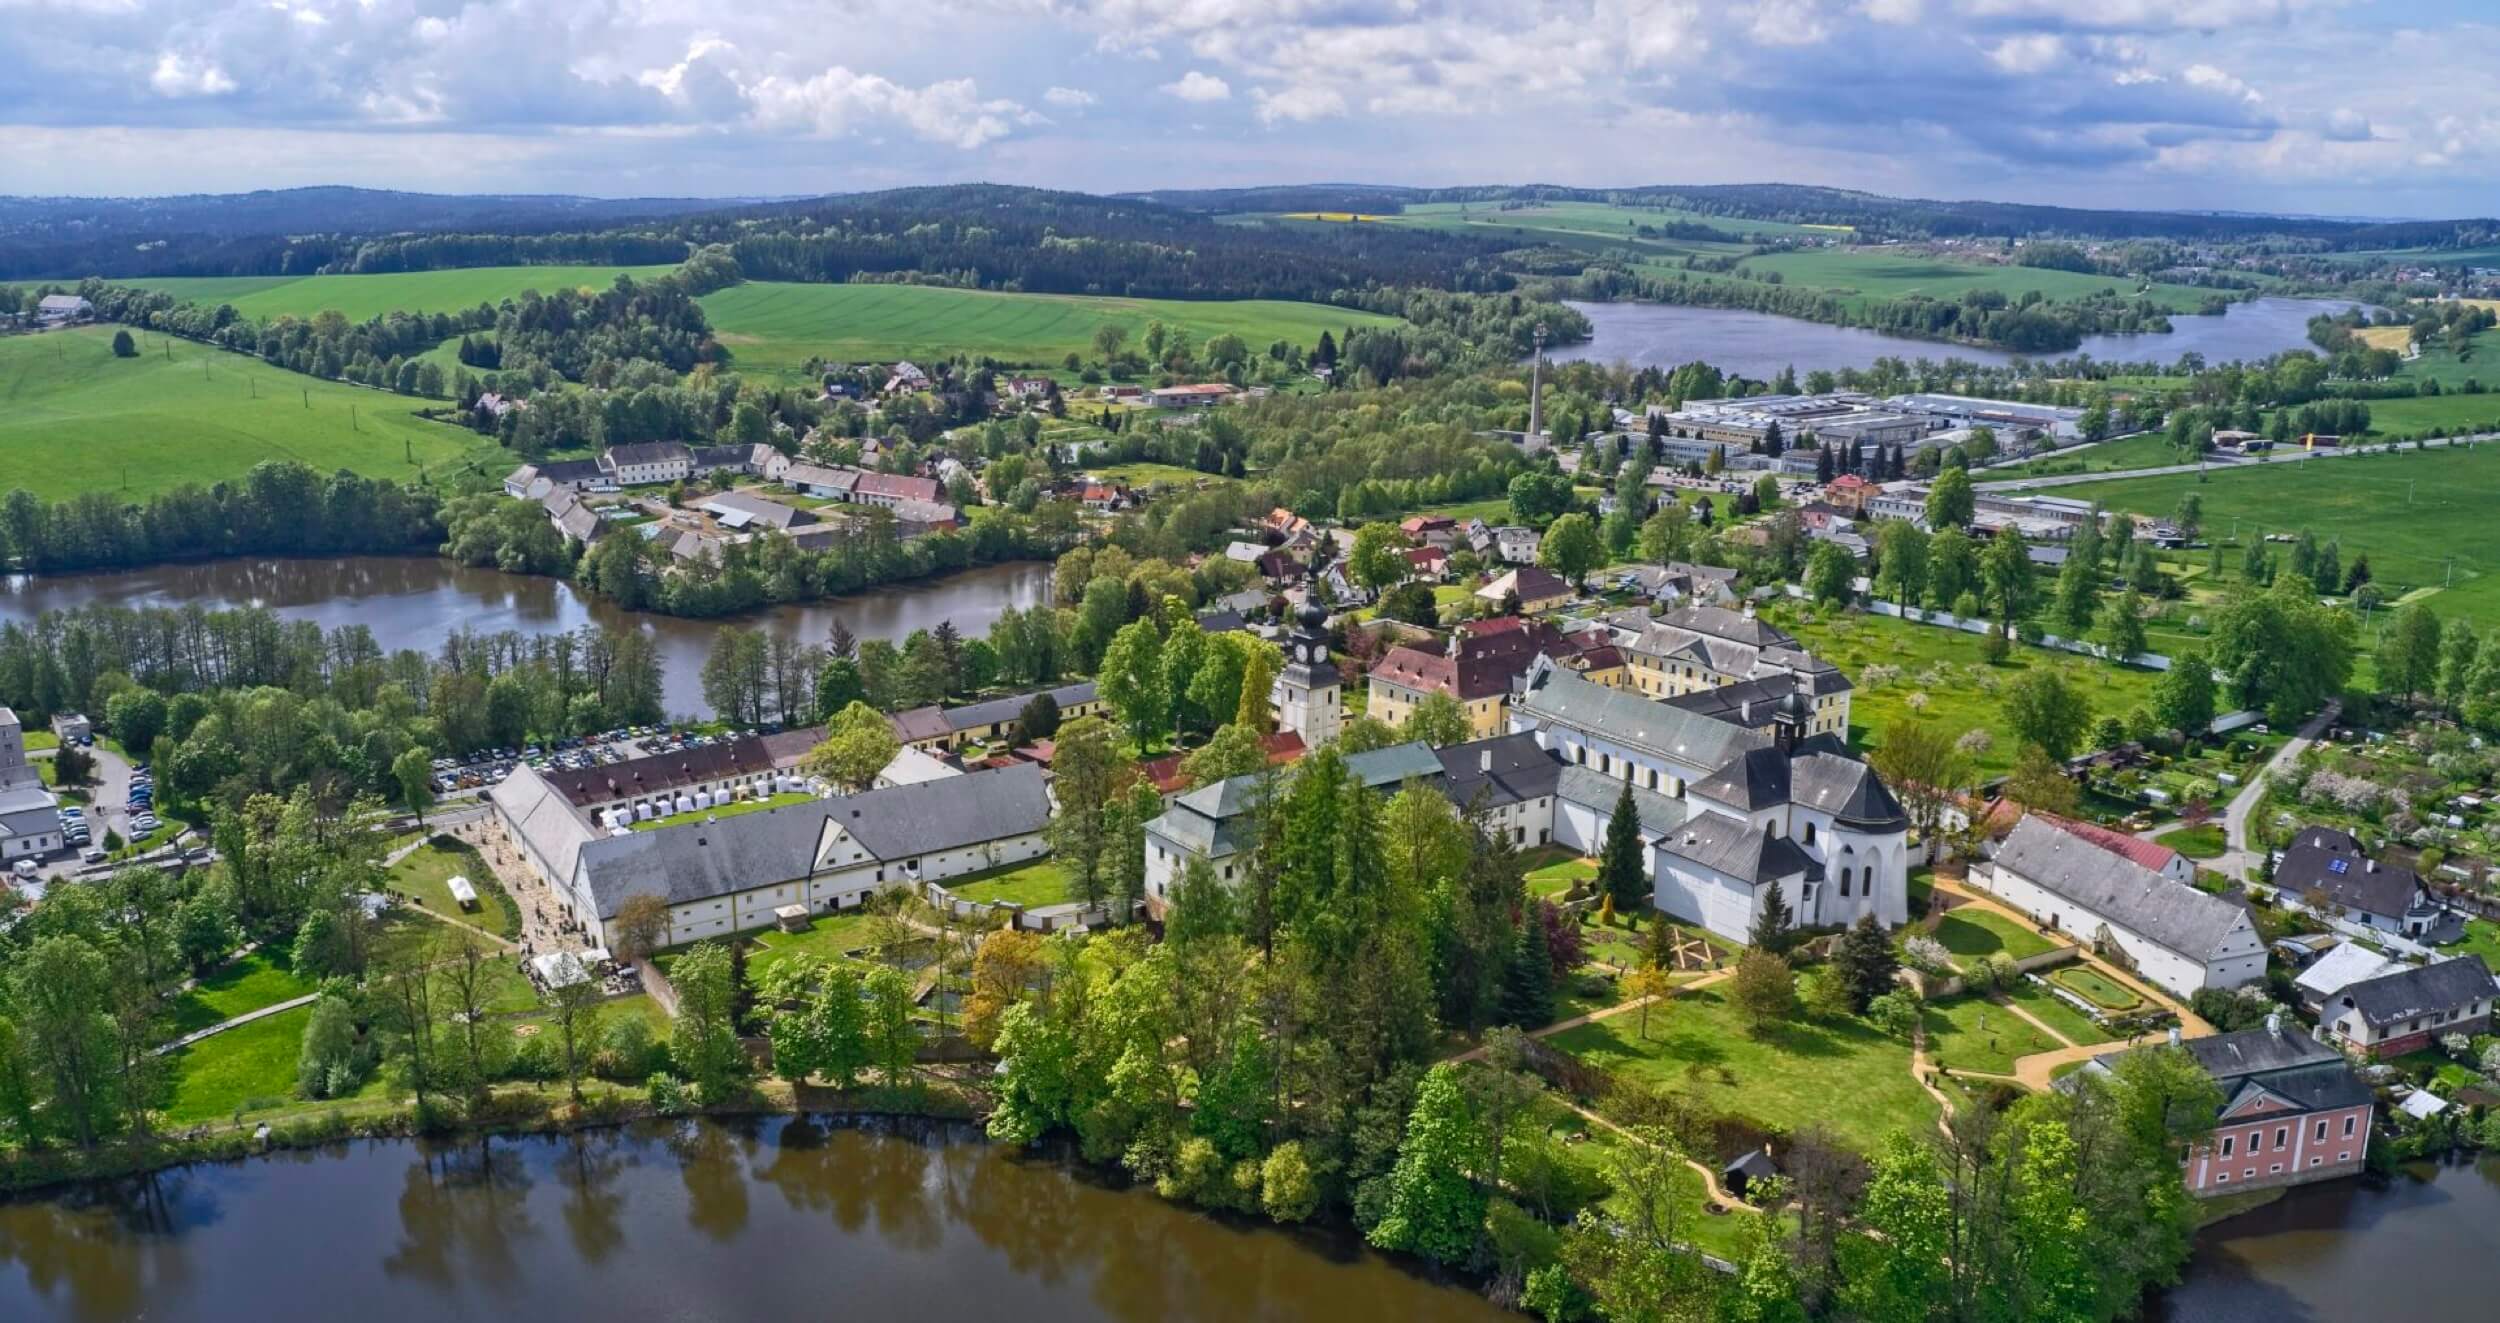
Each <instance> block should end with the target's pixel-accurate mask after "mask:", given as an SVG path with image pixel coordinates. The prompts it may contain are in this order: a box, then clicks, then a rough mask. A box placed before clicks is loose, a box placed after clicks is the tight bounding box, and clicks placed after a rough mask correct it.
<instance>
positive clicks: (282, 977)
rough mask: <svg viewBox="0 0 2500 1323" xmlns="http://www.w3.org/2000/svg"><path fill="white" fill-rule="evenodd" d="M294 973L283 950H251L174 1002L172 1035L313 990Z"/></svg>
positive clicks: (200, 1028) (197, 1029)
mask: <svg viewBox="0 0 2500 1323" xmlns="http://www.w3.org/2000/svg"><path fill="white" fill-rule="evenodd" d="M315 990H316V989H315V987H314V986H313V984H312V982H311V981H310V980H308V979H305V978H304V977H302V976H301V975H299V974H297V973H296V972H295V970H294V968H293V966H292V964H291V963H290V962H289V961H288V959H287V953H286V952H284V951H267V950H262V951H254V952H253V953H252V954H250V955H247V956H245V957H243V958H242V959H240V960H236V961H234V962H232V963H230V964H228V965H226V966H224V967H223V968H221V969H218V970H217V971H216V972H214V973H212V974H210V975H208V976H207V977H206V978H203V979H201V980H199V982H198V983H197V984H195V985H194V986H193V987H192V989H191V990H190V991H189V992H186V993H184V994H182V995H181V996H180V997H177V998H175V999H174V1004H173V1005H174V1033H175V1034H176V1035H177V1036H179V1035H181V1034H188V1033H197V1032H198V1031H200V1030H202V1029H206V1028H207V1027H209V1026H210V1025H212V1024H222V1023H224V1022H225V1021H228V1020H231V1019H233V1018H234V1017H236V1016H238V1015H249V1014H251V1013H252V1012H253V1011H257V1010H259V1009H261V1008H262V1007H264V1006H275V1005H277V1004H278V1003H279V1002H282V1001H293V1000H295V999H296V998H298V997H301V996H303V995H305V994H306V993H309V992H313V991H315Z"/></svg>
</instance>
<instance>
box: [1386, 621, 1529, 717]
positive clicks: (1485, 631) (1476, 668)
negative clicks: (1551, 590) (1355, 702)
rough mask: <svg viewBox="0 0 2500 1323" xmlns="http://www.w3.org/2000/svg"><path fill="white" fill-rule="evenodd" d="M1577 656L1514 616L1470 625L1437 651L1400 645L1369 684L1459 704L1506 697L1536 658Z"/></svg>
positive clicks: (1392, 651)
mask: <svg viewBox="0 0 2500 1323" xmlns="http://www.w3.org/2000/svg"><path fill="white" fill-rule="evenodd" d="M1573 651H1576V649H1575V648H1574V647H1573V645H1572V644H1571V643H1570V642H1569V641H1567V640H1565V639H1564V638H1563V636H1562V635H1561V634H1559V633H1557V632H1555V630H1554V628H1553V626H1551V625H1548V624H1545V623H1544V622H1542V621H1529V620H1522V619H1520V618H1518V617H1517V616H1497V617H1495V618H1493V619H1490V620H1470V621H1467V622H1466V623H1464V624H1461V625H1460V626H1459V627H1458V636H1457V639H1456V640H1455V642H1454V643H1453V644H1451V645H1448V646H1444V647H1441V648H1428V647H1418V646H1416V645H1413V644H1401V645H1400V646H1398V647H1394V648H1391V649H1389V651H1388V652H1387V653H1386V654H1385V655H1383V656H1382V657H1381V659H1380V660H1379V661H1378V662H1376V663H1374V664H1373V666H1372V669H1371V675H1372V678H1373V679H1375V680H1386V681H1388V682H1389V683H1391V684H1394V685H1398V686H1401V687H1403V688H1407V689H1413V690H1417V691H1419V692H1422V693H1427V694H1448V695H1450V696H1451V697H1452V698H1455V699H1457V700H1458V701H1460V702H1462V703H1470V702H1474V701H1475V700H1477V699H1479V698H1490V697H1492V696H1494V695H1495V694H1502V693H1508V692H1509V691H1510V687H1511V682H1512V681H1514V680H1516V679H1518V678H1519V677H1520V676H1521V675H1524V674H1526V673H1527V670H1528V667H1529V666H1531V665H1533V664H1535V662H1536V659H1537V657H1538V656H1539V655H1540V654H1543V653H1547V652H1551V653H1553V654H1555V655H1556V656H1561V655H1564V654H1566V653H1570V652H1573Z"/></svg>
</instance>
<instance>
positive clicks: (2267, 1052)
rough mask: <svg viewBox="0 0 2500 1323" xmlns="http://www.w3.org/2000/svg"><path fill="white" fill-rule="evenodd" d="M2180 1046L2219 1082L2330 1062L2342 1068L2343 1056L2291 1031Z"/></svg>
mask: <svg viewBox="0 0 2500 1323" xmlns="http://www.w3.org/2000/svg"><path fill="white" fill-rule="evenodd" d="M2181 1046H2183V1047H2185V1048H2186V1049H2187V1052H2188V1055H2189V1056H2192V1057H2194V1058H2196V1064H2198V1065H2200V1066H2203V1067H2204V1068H2205V1073H2206V1074H2208V1075H2211V1076H2213V1077H2214V1078H2215V1079H2218V1080H2230V1079H2237V1078H2239V1077H2240V1076H2243V1075H2258V1074H2263V1073H2265V1072H2266V1071H2270V1070H2289V1069H2291V1068H2293V1067H2295V1066H2314V1065H2317V1064H2318V1063H2320V1062H2325V1061H2332V1062H2335V1063H2336V1064H2338V1065H2341V1064H2342V1063H2343V1060H2344V1054H2343V1053H2341V1052H2338V1051H2336V1050H2335V1049H2334V1048H2331V1047H2329V1046H2327V1045H2326V1044H2324V1043H2321V1042H2319V1041H2318V1040H2317V1039H2315V1038H2312V1037H2310V1036H2309V1035H2308V1034H2307V1033H2304V1032H2299V1031H2298V1029H2297V1026H2295V1027H2294V1028H2293V1029H2290V1030H2286V1031H2284V1032H2281V1033H2276V1032H2274V1031H2272V1030H2268V1029H2265V1028H2262V1027H2260V1028H2256V1029H2242V1030H2240V1031H2238V1032H2236V1033H2228V1034H2214V1035H2212V1036H2211V1037H2207V1038H2191V1039H2188V1040H2187V1041H2186V1042H2185V1043H2183V1044H2181Z"/></svg>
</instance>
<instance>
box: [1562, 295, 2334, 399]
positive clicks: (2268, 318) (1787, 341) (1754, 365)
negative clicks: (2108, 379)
mask: <svg viewBox="0 0 2500 1323" xmlns="http://www.w3.org/2000/svg"><path fill="white" fill-rule="evenodd" d="M1571 306H1572V307H1574V308H1576V309H1578V310H1579V311H1580V312H1581V314H1582V315H1584V316H1586V317H1587V318H1588V319H1589V324H1590V325H1591V326H1592V327H1593V328H1594V329H1595V334H1594V335H1592V336H1591V337H1590V338H1589V339H1587V340H1584V341H1582V342H1580V343H1579V344H1575V345H1566V346H1564V347H1562V348H1561V349H1558V350H1555V351H1553V354H1552V357H1553V358H1555V359H1557V360H1560V361H1566V362H1569V361H1578V360H1582V359H1586V360H1592V361H1595V362H1600V363H1629V364H1631V365H1632V366H1634V367H1666V368H1671V367H1675V366H1677V365H1678V364H1683V363H1690V362H1694V361H1696V360H1699V361H1701V362H1706V363H1709V364H1710V365H1712V366H1713V367H1716V368H1718V369H1720V370H1721V371H1723V372H1733V373H1737V374H1739V375H1741V376H1746V377H1752V378H1755V379H1757V380H1763V381H1768V380H1770V379H1771V378H1773V377H1776V376H1778V375H1779V373H1780V370H1781V369H1782V368H1787V367H1794V368H1796V369H1797V371H1798V372H1800V373H1804V372H1811V371H1813V370H1815V369H1816V368H1828V369H1831V370H1833V371H1838V370H1840V369H1842V368H1859V369H1865V368H1871V367H1873V366H1875V360H1876V359H1879V358H1899V359H1905V360H1908V361H1912V362H1915V361H1917V360H1919V359H1922V358H1925V359H1931V360H1934V361H1938V362H1941V361H1943V360H1944V359H1947V358H1959V359H1963V360H1965V361H1968V362H1974V363H2011V362H2013V361H2014V358H2015V356H2014V355H2012V354H2009V353H2006V352H2005V351H2003V350H1999V349H1977V348H1973V347H1971V346H1968V345H1956V344H1945V343H1942V342H1940V341H1935V340H1916V339H1911V338H1909V337H1907V336H1899V335H1887V334H1885V333H1883V332H1881V331H1869V330H1865V329H1862V328H1859V327H1854V326H1826V325H1824V324H1823V323H1821V322H1809V321H1803V320H1800V319H1798V318H1795V317H1781V316H1777V315H1775V314H1772V313H1767V312H1747V311H1743V310H1741V309H1736V308H1688V307H1683V306H1680V305H1676V304H1668V303H1573V304H1572V305H1571ZM2355 306H2358V305H2356V304H2353V303H2351V302H2349V301H2347V300H2341V299H2282V298H2268V299H2252V300H2250V301H2248V302H2245V303H2234V304H2232V305H2231V308H2230V311H2228V312H2226V313H2224V314H2223V315H2222V316H2219V317H2202V316H2194V315H2174V316H2172V317H2171V319H2170V325H2171V327H2172V330H2171V332H2170V334H2168V335H2161V334H2138V335H2095V336H2087V337H2085V339H2084V341H2083V345H2082V347H2081V348H2079V349H2077V350H2075V351H2073V354H2090V355H2091V356H2092V357H2094V358H2097V359H2101V360H2104V361H2116V362H2133V361H2136V360H2149V361H2153V362H2159V363H2172V362H2176V361H2177V360H2178V358H2179V356H2180V355H2181V354H2185V353H2188V352H2191V351H2193V352H2195V353H2199V354H2203V355H2204V356H2205V359H2206V361H2207V362H2209V363H2224V362H2229V361H2231V360H2233V359H2258V358H2264V357H2266V356H2268V355H2270V354H2278V353H2281V352H2282V351H2284V350H2286V349H2298V348H2302V347H2304V346H2307V345H2308V343H2309V319H2310V318H2311V317H2314V316H2316V315H2318V314H2319V313H2322V312H2341V311H2343V310H2344V309H2347V308H2351V307H2355ZM2071 356H2072V355H2071V354H2050V355H2046V356H2045V357H2048V358H2052V359H2055V358H2066V357H2071Z"/></svg>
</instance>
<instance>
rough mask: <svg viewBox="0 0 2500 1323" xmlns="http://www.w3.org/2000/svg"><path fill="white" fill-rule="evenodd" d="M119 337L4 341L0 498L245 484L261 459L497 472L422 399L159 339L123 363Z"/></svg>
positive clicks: (481, 448) (89, 331) (382, 472)
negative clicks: (474, 466)
mask: <svg viewBox="0 0 2500 1323" xmlns="http://www.w3.org/2000/svg"><path fill="white" fill-rule="evenodd" d="M113 330H114V328H112V327H109V326H87V327H80V328H77V329H75V330H70V331H56V332H52V333H49V334H44V335H20V336H10V337H6V338H0V473H5V474H6V476H5V478H0V487H24V488H26V489H27V490H29V491H31V492H33V493H35V494H36V495H37V496H41V497H46V498H50V499H64V498H67V497H69V496H73V495H75V494H77V493H79V492H82V491H116V492H120V493H122V494H124V495H128V496H132V497H141V496H146V495H149V494H151V493H154V492H160V491H164V490H167V489H169V488H172V487H177V486H180V485H182V484H184V483H201V484H207V483H213V482H218V481H221V480H225V479H230V478H240V477H242V476H243V475H244V474H245V473H246V472H248V471H249V470H250V469H251V467H252V466H253V465H254V464H257V463H259V462H261V461H262V460H265V459H293V460H300V461H302V462H303V463H305V464H309V465H311V466H312V467H314V468H316V469H319V470H322V471H324V472H327V471H330V470H334V469H353V470H355V471H356V472H359V473H364V474H368V475H371V476H374V477H384V478H399V479H413V478H415V477H416V476H417V474H418V472H419V471H420V470H425V471H430V472H432V473H433V474H434V475H435V476H436V478H437V479H438V480H439V479H441V478H443V477H445V476H447V474H448V473H449V472H450V471H451V470H454V469H457V468H462V467H466V466H467V465H468V464H469V463H470V462H472V461H474V462H481V463H486V464H487V466H488V467H490V468H491V467H497V466H496V465H495V464H493V463H492V462H491V461H492V458H493V454H494V451H495V447H494V444H493V443H492V442H490V441H488V440H487V439H485V438H483V437H481V436H479V435H477V434H476V433H474V432H471V431H469V430H467V429H465V428H461V427H457V426H454V425H452V424H449V423H437V422H431V421H428V420H426V419H423V418H419V417H417V416H416V411H417V409H418V408H419V407H421V405H423V404H424V403H425V402H424V401H420V400H414V399H410V398H408V397H407V396H402V395H388V394H384V393H382V392H380V391H372V390H366V389H364V388H362V387H358V386H347V385H342V384H340V383H337V382H331V381H320V380H316V379H314V378H311V377H306V376H302V375H299V374H297V373H292V372H287V371H285V370H283V369H280V368H274V367H271V366H269V365H268V364H266V363H263V362H261V361H260V360H259V359H256V358H252V357H250V356H248V355H242V354H230V353H227V352H225V351H223V350H219V349H211V348H208V347H206V346H203V345H197V344H192V343H190V342H188V341H182V340H168V339H167V338H166V337H163V336H156V335H141V336H139V337H138V339H139V341H140V344H141V347H142V352H141V353H140V355H139V356H138V357H137V358H129V359H117V358H115V357H113V350H112V339H113ZM168 348H170V350H171V353H172V357H170V358H168V357H166V356H165V355H166V352H167V350H168ZM412 461H413V462H412Z"/></svg>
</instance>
